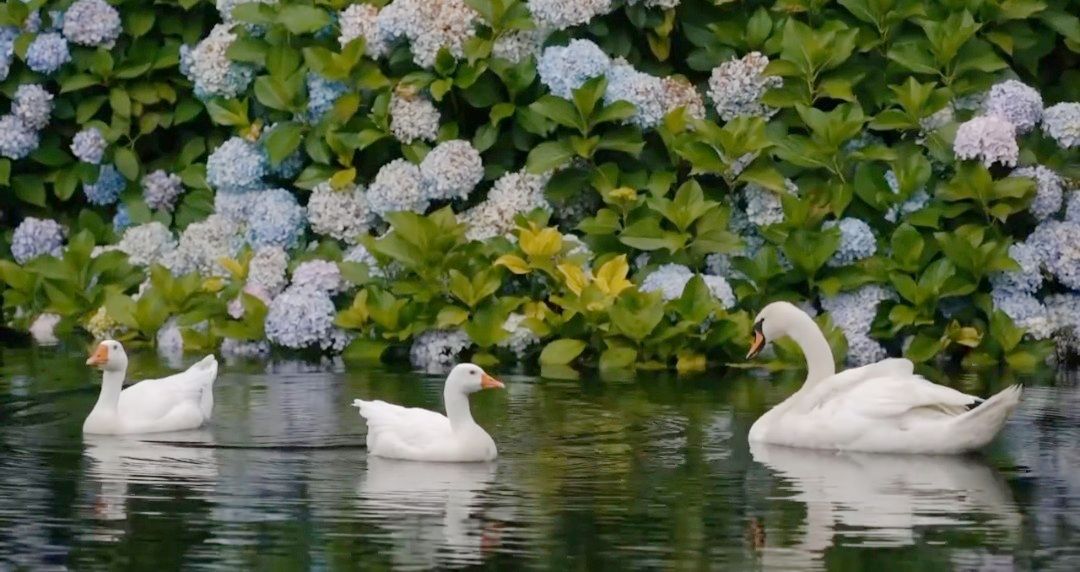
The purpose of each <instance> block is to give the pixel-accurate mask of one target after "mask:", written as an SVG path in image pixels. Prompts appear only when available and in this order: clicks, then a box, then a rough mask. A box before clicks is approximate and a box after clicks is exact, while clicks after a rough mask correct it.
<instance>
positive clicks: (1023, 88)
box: [983, 79, 1043, 133]
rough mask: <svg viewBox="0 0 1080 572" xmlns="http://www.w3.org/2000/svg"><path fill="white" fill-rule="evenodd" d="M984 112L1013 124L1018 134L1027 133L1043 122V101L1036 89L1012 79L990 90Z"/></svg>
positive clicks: (984, 103) (984, 102)
mask: <svg viewBox="0 0 1080 572" xmlns="http://www.w3.org/2000/svg"><path fill="white" fill-rule="evenodd" d="M983 112H984V113H986V114H987V115H996V116H997V117H1000V118H1002V119H1004V120H1006V121H1008V122H1009V123H1012V124H1013V125H1014V126H1016V132H1017V133H1027V132H1028V131H1031V130H1032V129H1034V128H1035V126H1036V125H1038V124H1039V121H1040V120H1042V114H1043V100H1042V96H1041V95H1039V92H1038V91H1035V89H1033V88H1031V87H1030V86H1027V85H1024V84H1023V83H1022V82H1019V81H1016V80H1014V79H1010V80H1007V81H1003V82H1001V83H999V84H996V85H995V86H994V87H992V88H990V93H989V94H987V96H986V100H984V101H983Z"/></svg>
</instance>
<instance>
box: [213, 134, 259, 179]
mask: <svg viewBox="0 0 1080 572" xmlns="http://www.w3.org/2000/svg"><path fill="white" fill-rule="evenodd" d="M267 167H268V160H267V157H266V153H265V152H263V150H262V149H261V148H260V147H259V146H258V145H256V144H255V143H252V142H250V141H248V140H246V139H244V138H242V137H233V138H231V139H229V140H228V141H226V142H224V143H222V144H221V145H219V146H218V148H217V149H214V152H213V153H210V157H209V158H207V160H206V181H207V182H208V183H210V186H211V187H213V188H214V189H217V191H218V192H225V193H238V192H243V191H252V190H255V189H257V188H259V187H261V186H262V184H263V182H262V180H263V177H265V176H266V174H267Z"/></svg>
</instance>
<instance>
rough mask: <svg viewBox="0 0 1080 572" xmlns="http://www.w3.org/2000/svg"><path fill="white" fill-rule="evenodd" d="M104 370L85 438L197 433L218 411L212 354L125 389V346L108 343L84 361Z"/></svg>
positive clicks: (113, 342) (109, 341) (126, 363)
mask: <svg viewBox="0 0 1080 572" xmlns="http://www.w3.org/2000/svg"><path fill="white" fill-rule="evenodd" d="M86 365H92V366H97V367H98V368H99V369H101V371H102V376H101V394H100V395H98V400H97V404H96V405H94V409H93V410H92V411H91V412H90V415H89V416H87V417H86V422H84V423H83V432H84V433H96V434H106V435H119V434H127V433H159V432H163V431H183V430H186V429H195V428H196V427H199V426H201V425H202V424H203V423H205V422H207V421H208V420H209V419H210V414H211V412H212V411H213V409H214V380H215V379H217V360H216V359H214V356H212V355H209V356H206V357H205V358H203V360H202V361H200V362H199V363H197V364H195V365H193V366H191V367H190V368H188V370H187V371H184V372H181V373H178V374H176V375H171V376H169V377H166V378H162V379H147V380H143V381H140V382H139V383H136V384H135V385H132V386H131V387H128V388H127V389H123V387H124V375H125V373H126V372H127V365H128V359H127V354H126V353H124V346H122V345H120V342H117V341H114V340H105V341H104V342H101V344H99V345H98V347H97V350H96V351H95V352H94V353H93V354H92V355H91V356H90V358H89V359H87V360H86Z"/></svg>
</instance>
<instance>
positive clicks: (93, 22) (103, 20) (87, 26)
mask: <svg viewBox="0 0 1080 572" xmlns="http://www.w3.org/2000/svg"><path fill="white" fill-rule="evenodd" d="M63 29H64V36H66V37H67V39H68V40H70V41H72V42H75V43H76V44H79V45H81V46H103V47H106V48H112V47H113V43H114V42H116V39H117V38H119V37H120V13H119V12H117V11H116V8H113V7H112V6H110V5H109V4H108V3H107V2H105V0H76V1H75V3H74V4H72V5H71V6H70V7H69V8H68V9H67V12H65V13H64V28H63Z"/></svg>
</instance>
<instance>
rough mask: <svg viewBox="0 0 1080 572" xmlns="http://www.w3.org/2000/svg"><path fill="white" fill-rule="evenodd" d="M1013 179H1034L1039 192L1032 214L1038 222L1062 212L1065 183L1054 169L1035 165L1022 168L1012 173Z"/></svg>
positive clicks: (1032, 207)
mask: <svg viewBox="0 0 1080 572" xmlns="http://www.w3.org/2000/svg"><path fill="white" fill-rule="evenodd" d="M1010 176H1012V177H1028V178H1030V179H1034V180H1035V183H1036V186H1037V191H1036V193H1035V200H1034V201H1032V202H1031V208H1030V210H1031V214H1032V216H1034V217H1035V218H1036V219H1038V220H1043V219H1045V218H1047V217H1050V216H1053V215H1055V214H1057V212H1058V211H1060V210H1061V201H1062V197H1063V196H1064V194H1065V189H1064V187H1065V181H1064V180H1063V179H1062V178H1061V177H1060V176H1059V175H1058V174H1057V173H1055V172H1054V171H1053V170H1052V169H1048V168H1046V167H1043V166H1042V165H1035V166H1034V167H1020V168H1019V169H1016V170H1015V171H1013V172H1012V173H1011V175H1010Z"/></svg>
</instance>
